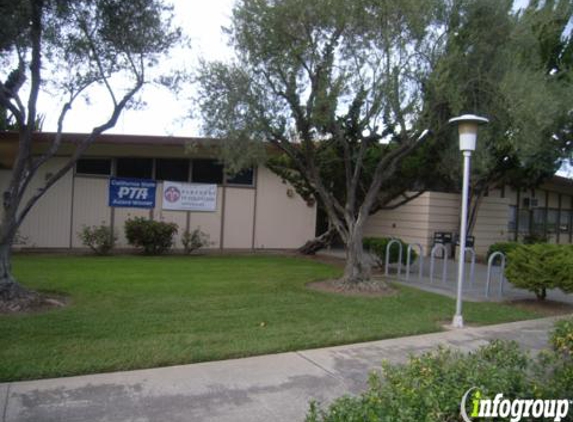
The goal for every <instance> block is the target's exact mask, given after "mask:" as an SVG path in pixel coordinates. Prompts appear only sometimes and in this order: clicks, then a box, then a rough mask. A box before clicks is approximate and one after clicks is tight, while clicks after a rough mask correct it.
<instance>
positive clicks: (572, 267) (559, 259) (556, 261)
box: [547, 245, 573, 293]
mask: <svg viewBox="0 0 573 422" xmlns="http://www.w3.org/2000/svg"><path fill="white" fill-rule="evenodd" d="M554 249H555V253H554V254H553V255H551V256H550V257H549V260H548V262H547V264H548V267H549V268H548V271H551V273H552V275H553V279H554V283H555V286H556V287H558V288H559V289H561V290H563V291H564V292H565V293H571V292H573V246H572V245H559V246H556V247H555V248H554Z"/></svg>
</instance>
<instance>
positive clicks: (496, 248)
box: [487, 242, 521, 259]
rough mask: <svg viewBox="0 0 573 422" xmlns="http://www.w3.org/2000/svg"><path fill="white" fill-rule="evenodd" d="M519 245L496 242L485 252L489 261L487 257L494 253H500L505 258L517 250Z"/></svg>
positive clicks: (516, 243) (517, 243)
mask: <svg viewBox="0 0 573 422" xmlns="http://www.w3.org/2000/svg"><path fill="white" fill-rule="evenodd" d="M520 244H521V243H519V242H497V243H494V244H492V245H491V246H490V247H489V248H488V250H487V258H488V259H489V257H490V256H491V255H493V254H494V253H495V252H502V253H503V254H504V255H505V257H506V258H507V255H508V254H509V253H510V252H511V251H513V250H514V249H515V248H517V247H518V246H519V245H520Z"/></svg>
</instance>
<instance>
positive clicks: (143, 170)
mask: <svg viewBox="0 0 573 422" xmlns="http://www.w3.org/2000/svg"><path fill="white" fill-rule="evenodd" d="M152 173H153V159H152V158H118V159H117V177H132V178H135V179H151V177H152Z"/></svg>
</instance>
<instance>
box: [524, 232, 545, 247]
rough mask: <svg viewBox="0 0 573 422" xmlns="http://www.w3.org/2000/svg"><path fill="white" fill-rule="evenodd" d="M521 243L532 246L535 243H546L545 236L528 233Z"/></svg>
mask: <svg viewBox="0 0 573 422" xmlns="http://www.w3.org/2000/svg"><path fill="white" fill-rule="evenodd" d="M523 243H525V244H526V245H533V244H535V243H547V236H546V235H544V234H540V233H530V234H528V235H526V236H525V237H524V238H523Z"/></svg>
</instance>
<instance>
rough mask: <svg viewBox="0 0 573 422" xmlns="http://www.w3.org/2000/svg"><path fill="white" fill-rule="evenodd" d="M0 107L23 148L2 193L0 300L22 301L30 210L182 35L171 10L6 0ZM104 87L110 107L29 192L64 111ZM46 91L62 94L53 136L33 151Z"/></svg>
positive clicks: (157, 5)
mask: <svg viewBox="0 0 573 422" xmlns="http://www.w3.org/2000/svg"><path fill="white" fill-rule="evenodd" d="M0 11H1V13H0V24H1V25H2V29H3V31H2V32H1V35H0V61H1V63H2V69H3V71H2V74H1V78H2V81H1V82H0V108H2V109H5V110H7V112H8V114H9V116H10V119H11V121H12V122H13V126H14V127H15V128H17V130H18V152H17V156H16V159H15V161H14V164H13V167H12V170H11V176H10V180H9V183H8V187H7V188H6V189H5V190H4V192H3V193H2V214H1V220H0V299H1V300H3V301H10V300H25V299H26V298H32V297H34V294H33V293H32V292H30V291H28V290H27V289H25V288H24V287H22V286H21V285H20V284H18V283H17V282H16V280H15V279H14V277H13V275H12V270H11V252H10V251H11V245H12V242H13V240H14V238H15V236H16V232H17V230H18V228H19V227H20V225H21V224H22V222H23V221H24V219H25V218H26V215H27V214H28V213H29V212H30V210H31V209H32V207H33V206H34V205H35V204H36V203H37V201H38V200H39V199H40V198H41V197H42V195H44V194H45V192H46V191H47V190H48V189H49V188H50V187H51V186H52V185H54V183H56V182H57V181H58V180H59V179H60V178H61V177H62V176H63V175H65V174H66V173H67V172H68V171H69V170H70V169H71V168H72V167H73V165H74V163H75V162H76V161H77V159H78V158H79V157H80V156H81V154H82V153H83V152H84V151H85V150H86V149H87V148H88V147H89V146H90V145H91V144H92V143H93V142H94V141H96V139H97V138H98V136H99V135H100V134H101V133H103V132H104V131H106V130H108V129H110V128H112V127H113V126H114V125H115V124H116V122H117V120H118V118H119V116H120V114H121V113H122V111H123V110H124V109H125V108H126V107H128V106H130V105H132V104H133V103H134V100H135V99H136V94H137V93H138V92H139V91H140V90H141V88H142V87H143V86H144V84H146V83H147V82H149V81H148V78H147V71H148V68H149V67H152V66H154V65H155V64H157V63H158V60H159V59H160V57H161V56H162V55H164V54H165V53H167V52H168V51H169V49H170V48H171V47H172V46H173V45H174V44H175V43H176V42H177V41H178V40H179V38H180V31H179V29H177V28H175V27H174V26H173V25H172V10H171V8H170V7H167V6H165V5H163V4H162V3H161V2H160V1H158V0H131V1H129V2H126V1H120V0H85V1H72V0H21V1H17V2H13V1H9V0H1V2H0ZM97 85H99V86H100V87H103V89H104V90H105V91H106V92H107V96H108V99H109V114H108V115H107V116H102V120H101V124H100V125H98V126H96V127H94V128H93V130H92V131H91V132H90V133H89V134H88V135H86V136H85V137H84V138H83V139H79V140H78V141H77V143H75V144H74V145H73V153H72V154H71V156H70V157H69V158H68V159H67V161H66V162H65V164H63V165H62V167H61V168H59V169H58V170H57V171H55V172H54V173H53V174H52V175H50V176H49V177H48V178H47V180H46V181H45V183H44V184H43V186H41V187H40V188H39V189H37V190H34V191H30V189H29V185H30V181H31V180H32V179H33V178H34V176H35V175H36V173H37V171H38V169H39V168H40V167H41V166H42V165H43V164H45V163H46V162H47V161H48V160H50V158H52V157H53V156H54V155H55V154H57V153H58V151H59V149H60V147H61V142H62V132H63V129H64V123H65V119H66V115H67V114H68V112H69V110H70V109H71V107H72V105H73V104H74V102H76V101H77V100H78V99H79V98H81V97H82V96H83V95H84V94H85V93H86V92H88V91H89V90H90V88H92V87H93V86H97ZM46 90H49V91H50V92H52V93H58V94H60V95H62V96H63V98H64V101H63V106H62V108H61V110H59V111H57V112H58V113H59V116H58V120H57V130H56V133H55V136H54V137H53V139H52V140H51V142H50V143H49V145H47V146H46V148H45V150H44V151H43V152H41V153H38V152H37V151H34V149H33V148H34V137H33V132H34V129H35V127H36V126H37V119H38V110H37V104H38V99H39V98H40V96H41V95H47V94H46V93H45V92H46Z"/></svg>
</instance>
